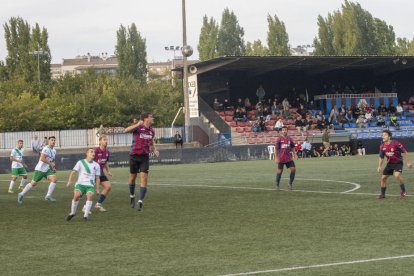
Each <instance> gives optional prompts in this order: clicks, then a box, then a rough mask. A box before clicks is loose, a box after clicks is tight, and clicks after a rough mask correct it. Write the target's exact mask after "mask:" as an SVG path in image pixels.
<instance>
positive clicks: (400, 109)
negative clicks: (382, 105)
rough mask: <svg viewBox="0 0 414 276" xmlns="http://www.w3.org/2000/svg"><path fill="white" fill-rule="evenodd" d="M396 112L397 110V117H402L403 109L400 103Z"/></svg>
mask: <svg viewBox="0 0 414 276" xmlns="http://www.w3.org/2000/svg"><path fill="white" fill-rule="evenodd" d="M396 110H397V111H396V114H397V116H402V115H403V113H404V109H403V107H402V105H401V103H398V105H397V108H396Z"/></svg>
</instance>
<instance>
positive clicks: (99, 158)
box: [95, 147, 109, 176]
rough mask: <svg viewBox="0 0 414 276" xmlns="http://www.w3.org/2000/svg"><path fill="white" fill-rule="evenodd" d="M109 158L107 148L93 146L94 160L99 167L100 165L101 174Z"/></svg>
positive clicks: (103, 173)
mask: <svg viewBox="0 0 414 276" xmlns="http://www.w3.org/2000/svg"><path fill="white" fill-rule="evenodd" d="M108 160H109V150H108V149H105V150H101V148H100V147H96V148H95V162H96V163H98V164H99V167H101V176H104V175H105V172H104V168H105V165H106V163H107V162H108Z"/></svg>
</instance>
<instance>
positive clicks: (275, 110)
mask: <svg viewBox="0 0 414 276" xmlns="http://www.w3.org/2000/svg"><path fill="white" fill-rule="evenodd" d="M271 110H272V115H273V116H277V115H279V114H280V111H279V106H278V105H277V102H276V101H274V102H273V105H272V107H271Z"/></svg>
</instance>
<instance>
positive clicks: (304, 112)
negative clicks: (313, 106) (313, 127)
mask: <svg viewBox="0 0 414 276" xmlns="http://www.w3.org/2000/svg"><path fill="white" fill-rule="evenodd" d="M296 112H297V113H298V114H299V115H300V116H302V118H305V117H306V115H307V114H308V111H307V110H306V108H305V106H304V105H303V104H300V105H299V108H298V110H297V111H296Z"/></svg>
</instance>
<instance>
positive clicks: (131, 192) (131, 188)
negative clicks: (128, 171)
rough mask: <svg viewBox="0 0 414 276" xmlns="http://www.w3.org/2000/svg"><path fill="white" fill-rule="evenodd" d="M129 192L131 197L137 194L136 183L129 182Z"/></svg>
mask: <svg viewBox="0 0 414 276" xmlns="http://www.w3.org/2000/svg"><path fill="white" fill-rule="evenodd" d="M129 194H130V195H131V197H134V196H135V184H129Z"/></svg>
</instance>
